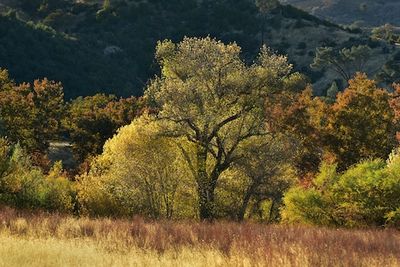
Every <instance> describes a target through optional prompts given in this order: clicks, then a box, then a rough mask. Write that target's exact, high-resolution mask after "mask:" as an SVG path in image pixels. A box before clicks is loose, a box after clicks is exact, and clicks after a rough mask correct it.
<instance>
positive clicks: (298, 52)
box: [0, 0, 388, 98]
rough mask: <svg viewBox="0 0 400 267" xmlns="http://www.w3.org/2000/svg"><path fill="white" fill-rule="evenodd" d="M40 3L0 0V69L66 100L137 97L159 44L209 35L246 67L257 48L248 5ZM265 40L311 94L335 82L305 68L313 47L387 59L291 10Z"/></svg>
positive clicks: (256, 15) (358, 35) (241, 1)
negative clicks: (55, 86)
mask: <svg viewBox="0 0 400 267" xmlns="http://www.w3.org/2000/svg"><path fill="white" fill-rule="evenodd" d="M44 2H45V3H47V4H43V1H42V0H36V1H25V0H0V8H1V10H2V14H3V15H2V16H1V17H0V67H3V68H7V69H9V71H10V74H11V76H12V77H14V78H15V79H16V80H17V81H18V82H22V81H32V80H33V79H35V78H40V77H48V78H50V79H54V80H58V81H62V82H63V84H64V87H65V92H66V97H67V98H74V97H76V96H79V95H90V94H94V93H96V92H105V93H113V94H117V95H121V96H127V95H131V94H133V95H140V94H142V91H143V87H144V86H145V85H146V83H147V81H148V79H149V78H151V77H153V76H154V74H155V73H157V71H158V70H157V68H156V67H155V64H154V60H153V58H154V56H153V54H154V48H155V45H156V43H157V41H159V40H162V39H172V40H174V41H179V40H181V39H182V38H183V37H184V36H197V37H202V36H208V35H210V36H211V37H216V38H218V39H221V40H222V41H224V42H237V43H238V44H239V45H240V46H241V47H242V48H243V55H244V57H245V58H246V59H247V60H252V59H253V58H254V57H255V55H256V53H257V51H258V48H259V47H260V45H261V43H262V42H261V28H262V27H261V25H262V24H263V23H262V19H263V16H262V15H261V14H260V12H259V10H258V9H257V7H256V6H255V4H254V2H253V1H249V0H221V1H201V2H200V1H197V0H184V1H183V0H174V1H159V0H149V1H111V4H109V5H105V6H103V5H100V4H99V3H96V2H98V1H85V2H83V1H80V2H72V1H67V0H52V1H44ZM265 33H266V35H265V36H266V37H265V42H266V43H267V44H268V45H269V46H271V47H272V48H273V49H274V50H277V51H278V52H280V53H282V54H288V56H289V59H290V60H291V62H292V63H293V64H294V66H295V68H296V70H300V71H302V72H303V73H305V74H307V75H308V76H309V77H310V78H311V79H312V81H313V82H314V83H315V85H316V86H315V90H316V91H317V92H318V93H322V92H323V91H324V90H326V87H327V86H328V84H329V83H330V82H331V80H332V79H334V78H335V77H334V76H333V74H329V73H327V74H324V73H321V72H315V71H313V70H311V69H310V67H309V65H310V63H311V62H312V59H313V56H314V51H315V49H316V48H317V47H319V46H326V45H329V46H334V47H336V48H341V47H348V46H351V45H355V44H368V45H370V46H371V47H373V48H374V49H375V50H374V51H375V52H374V64H375V65H379V66H381V65H383V63H385V61H386V59H387V55H383V54H382V49H384V48H385V47H386V45H385V44H383V43H379V42H375V41H371V40H370V39H369V37H368V36H367V35H364V34H363V33H362V32H360V31H350V30H348V29H344V28H341V27H339V26H337V25H335V24H332V23H329V22H327V21H324V20H321V19H318V18H316V17H314V16H311V15H309V14H308V13H306V12H303V11H301V10H299V9H296V8H294V7H292V6H282V7H280V8H278V9H276V10H274V11H273V12H272V13H271V14H269V16H268V17H267V21H266V27H265ZM386 50H388V49H386ZM22 62H23V64H21V63H22ZM374 68H376V66H374Z"/></svg>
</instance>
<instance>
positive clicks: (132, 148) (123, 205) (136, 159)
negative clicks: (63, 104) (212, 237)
mask: <svg viewBox="0 0 400 267" xmlns="http://www.w3.org/2000/svg"><path fill="white" fill-rule="evenodd" d="M160 127H161V125H160V124H159V123H157V122H155V121H154V120H153V118H152V117H150V116H148V115H143V116H141V117H140V118H138V119H135V120H134V121H133V122H132V123H131V124H130V125H128V126H125V127H122V128H121V129H120V130H119V131H118V134H116V135H115V136H114V137H113V138H112V139H110V140H109V141H107V143H106V144H105V146H104V153H103V154H102V155H100V156H98V157H97V158H96V159H95V160H94V161H93V162H92V166H91V169H90V171H89V173H87V174H85V175H83V176H81V177H80V178H79V179H78V180H79V181H78V184H79V186H78V196H79V201H80V203H81V205H82V209H83V211H84V212H85V213H88V214H92V215H107V216H132V215H142V216H146V217H151V218H193V217H195V216H196V215H197V208H196V205H194V203H195V202H196V199H195V194H194V193H193V191H194V190H195V186H194V184H193V183H192V180H193V179H191V177H190V175H191V174H190V172H189V171H188V169H187V168H186V164H184V162H183V158H182V156H181V153H180V151H179V150H178V146H176V145H175V142H177V141H179V140H174V139H171V138H168V137H162V136H159V135H158V133H159V132H160ZM181 145H183V144H181Z"/></svg>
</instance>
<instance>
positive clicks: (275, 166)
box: [0, 0, 400, 227]
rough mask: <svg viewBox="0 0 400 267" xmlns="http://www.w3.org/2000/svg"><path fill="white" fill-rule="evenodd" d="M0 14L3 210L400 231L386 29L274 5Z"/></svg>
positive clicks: (58, 7) (399, 159)
mask: <svg viewBox="0 0 400 267" xmlns="http://www.w3.org/2000/svg"><path fill="white" fill-rule="evenodd" d="M230 4H231V5H230ZM178 6H179V12H178V11H177V7H178ZM2 12H3V13H4V14H3V15H2V16H1V17H0V33H3V34H1V35H0V38H1V40H2V41H1V42H0V48H1V49H0V59H2V62H1V64H4V65H3V66H4V67H6V68H1V69H0V203H1V204H5V205H8V206H12V207H14V208H17V209H39V210H46V211H51V212H60V213H67V214H74V215H76V216H92V217H103V216H104V217H113V218H131V217H133V216H142V217H145V218H151V219H191V220H195V219H200V220H205V221H214V220H219V219H225V220H236V221H244V220H247V221H262V222H269V223H273V222H286V223H302V224H314V225H323V226H335V227H365V226H375V227H379V226H384V227H400V204H399V203H400V199H399V198H400V188H399V184H400V180H399V177H400V173H398V171H399V170H400V152H399V148H398V141H399V139H400V138H399V126H400V125H399V122H400V84H398V82H400V67H399V66H400V65H399V64H397V63H398V59H399V55H400V53H399V52H398V51H397V48H396V42H397V40H398V39H399V35H397V33H396V32H395V28H394V27H392V26H390V25H384V26H382V27H379V28H376V29H374V30H373V31H372V35H371V36H370V35H369V34H367V33H366V32H363V31H362V30H360V29H356V28H345V27H342V26H338V25H335V24H332V23H330V22H327V21H324V20H320V19H318V18H316V17H313V16H311V15H309V14H308V13H306V12H304V11H301V10H299V9H296V8H294V7H291V6H284V5H282V4H280V3H279V1H277V0H257V1H254V2H253V1H248V0H241V1H234V4H233V1H232V2H231V1H228V0H224V1H194V0H193V1H156V0H152V1H146V2H139V1H104V2H102V4H99V3H97V1H80V2H74V1H66V0H65V1H61V0H60V1H55V0H54V1H49V0H46V1H42V0H37V1H9V2H7V4H5V5H2ZM139 14H141V15H139ZM317 29H318V30H317ZM283 32H285V33H286V34H287V33H288V32H290V33H293V34H292V35H293V36H291V38H286V37H283V36H282V33H283ZM306 33H307V34H306ZM184 35H189V36H198V37H184ZM207 35H209V36H207ZM213 36H217V37H219V38H218V39H217V38H214V37H213ZM165 38H167V39H165ZM20 39H24V40H29V42H18V43H17V45H15V40H20ZM220 39H221V41H220ZM267 44H270V45H271V46H272V48H270V47H268V46H267ZM154 47H155V53H154V51H153V50H154ZM3 48H4V49H3ZM286 53H287V54H289V56H284V55H283V54H286ZM153 54H155V57H154V56H153ZM3 59H4V60H3ZM3 62H4V63H3ZM156 66H159V67H156ZM8 69H9V70H8ZM153 75H154V76H153ZM37 76H39V77H40V76H44V77H45V76H48V77H49V78H40V79H36V80H34V79H35V78H36V77H37ZM150 77H151V79H149V78H150ZM53 79H55V81H53ZM30 81H32V82H30ZM64 86H65V89H64ZM103 89H104V90H103ZM143 89H144V92H143ZM110 93H114V94H110ZM135 95H136V96H135ZM55 151H56V152H57V153H56V152H55Z"/></svg>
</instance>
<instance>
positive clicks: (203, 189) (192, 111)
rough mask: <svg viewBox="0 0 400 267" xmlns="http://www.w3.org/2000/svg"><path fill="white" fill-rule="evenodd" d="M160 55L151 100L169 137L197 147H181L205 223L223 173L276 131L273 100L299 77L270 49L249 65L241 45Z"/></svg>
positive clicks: (202, 42) (194, 46)
mask: <svg viewBox="0 0 400 267" xmlns="http://www.w3.org/2000/svg"><path fill="white" fill-rule="evenodd" d="M156 57H157V60H158V62H159V63H160V65H161V76H159V77H157V78H155V79H154V80H153V81H152V83H151V85H150V86H149V88H148V89H147V90H146V95H147V97H148V98H149V101H150V102H151V103H152V104H153V105H155V106H156V107H157V108H158V109H159V113H158V119H159V120H160V121H164V122H165V123H164V125H165V126H164V128H163V131H162V134H163V135H165V136H170V137H177V138H181V137H185V138H186V139H187V140H188V141H189V142H190V143H191V144H192V146H190V149H188V148H187V146H186V147H185V146H181V147H180V148H181V150H182V153H183V155H184V157H185V159H186V161H187V163H188V165H189V167H190V170H191V172H192V174H193V177H194V179H195V181H196V184H197V194H198V200H199V213H200V218H201V219H212V218H213V217H214V206H215V189H216V187H217V184H218V180H219V178H220V176H221V174H222V173H223V172H224V171H226V170H227V169H228V168H229V167H230V166H231V165H232V164H233V163H234V162H236V161H237V160H239V159H240V158H241V157H242V156H243V155H244V153H245V152H246V151H245V149H244V147H243V146H242V144H243V142H246V141H247V142H248V141H249V140H250V141H251V140H256V139H258V138H260V137H262V136H265V135H268V134H270V132H269V129H268V125H267V124H266V123H265V118H266V108H265V103H266V98H267V97H268V95H269V94H271V93H273V92H274V91H275V90H280V89H282V88H284V87H286V86H289V84H291V82H292V81H293V80H294V79H297V78H298V75H297V74H291V65H290V64H288V62H287V59H286V58H285V57H282V56H277V55H275V54H273V53H271V51H270V50H268V49H267V48H263V49H262V50H261V52H260V55H259V57H258V59H257V60H256V62H255V63H254V64H252V65H251V66H247V65H246V64H245V63H244V62H243V61H242V60H241V58H240V47H239V46H237V45H236V44H228V45H225V44H223V43H221V42H219V41H216V40H214V39H211V38H204V39H197V38H185V39H184V40H183V41H182V42H181V43H179V44H175V43H173V42H171V41H164V42H160V43H159V44H158V46H157V52H156Z"/></svg>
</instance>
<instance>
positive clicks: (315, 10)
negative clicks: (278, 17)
mask: <svg viewBox="0 0 400 267" xmlns="http://www.w3.org/2000/svg"><path fill="white" fill-rule="evenodd" d="M282 3H287V4H292V5H295V6H297V7H299V8H301V9H304V10H306V11H308V12H310V13H312V14H313V15H316V16H319V17H322V18H325V19H328V20H330V21H333V22H335V23H340V24H352V23H354V22H356V23H357V24H359V25H363V26H379V25H383V24H386V23H391V24H394V25H397V26H400V17H399V13H400V1H398V0H352V1H348V0H283V1H282Z"/></svg>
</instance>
